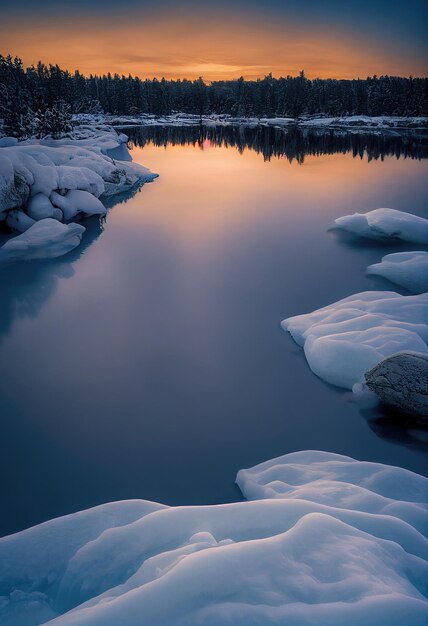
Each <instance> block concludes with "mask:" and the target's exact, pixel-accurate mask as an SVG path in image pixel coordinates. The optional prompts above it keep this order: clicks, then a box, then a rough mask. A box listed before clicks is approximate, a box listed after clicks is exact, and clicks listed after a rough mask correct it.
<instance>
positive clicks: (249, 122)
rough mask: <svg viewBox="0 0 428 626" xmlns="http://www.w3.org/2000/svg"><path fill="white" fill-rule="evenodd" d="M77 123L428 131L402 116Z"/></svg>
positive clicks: (88, 120)
mask: <svg viewBox="0 0 428 626" xmlns="http://www.w3.org/2000/svg"><path fill="white" fill-rule="evenodd" d="M74 121H75V122H78V123H81V124H89V125H93V124H112V125H113V126H115V127H116V128H119V127H124V128H125V127H127V126H194V125H198V124H203V125H205V126H236V125H242V126H257V125H260V126H276V127H287V126H295V125H297V126H300V127H302V128H327V129H328V128H332V129H334V128H338V129H344V130H348V131H350V132H353V133H355V132H376V133H379V132H382V133H391V134H395V135H396V134H398V133H400V131H408V130H409V129H415V130H425V129H427V128H428V117H399V116H386V115H382V116H375V117H369V116H367V115H348V116H342V117H316V116H315V117H309V116H302V117H300V118H299V119H295V118H292V117H281V116H277V117H233V116H231V115H227V114H226V115H217V114H215V113H213V114H211V115H202V116H199V115H193V114H191V113H174V114H171V115H160V116H156V115H153V114H148V113H147V114H144V113H142V114H140V115H109V114H96V115H93V114H77V115H75V116H74Z"/></svg>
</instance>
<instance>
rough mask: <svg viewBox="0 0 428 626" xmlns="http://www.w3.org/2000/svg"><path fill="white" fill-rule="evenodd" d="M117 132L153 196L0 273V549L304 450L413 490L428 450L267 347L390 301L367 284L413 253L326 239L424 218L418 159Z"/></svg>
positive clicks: (291, 141)
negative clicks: (304, 325) (348, 217)
mask: <svg viewBox="0 0 428 626" xmlns="http://www.w3.org/2000/svg"><path fill="white" fill-rule="evenodd" d="M125 132H127V133H128V134H129V135H130V137H131V141H130V146H131V148H132V152H131V153H132V157H133V159H134V160H135V161H136V162H138V163H142V164H143V165H145V166H147V167H149V168H150V169H151V170H152V171H154V172H158V173H159V174H160V177H159V178H158V179H157V180H156V181H154V182H153V183H151V184H146V185H144V186H143V188H142V190H141V192H139V193H136V194H135V195H133V197H130V198H128V199H127V198H121V200H122V201H121V202H120V203H119V204H116V205H115V206H114V207H112V208H111V210H110V211H109V213H108V215H107V217H106V219H105V220H103V221H102V223H101V224H100V222H99V220H98V219H93V218H92V219H90V220H86V221H85V226H86V227H87V231H86V233H85V236H84V241H83V244H82V246H81V247H80V248H78V249H76V250H75V251H73V252H72V253H70V254H68V255H66V256H64V257H62V258H59V259H56V260H53V261H45V262H43V261H37V262H36V261H32V262H29V263H16V264H13V265H9V266H4V267H2V268H1V269H0V294H1V312H0V414H1V438H0V475H1V501H2V514H1V519H0V534H7V533H10V532H14V531H17V530H20V529H22V528H25V527H27V526H30V525H33V524H36V523H38V522H41V521H44V520H46V519H50V518H52V517H55V516H58V515H62V514H65V513H70V512H73V511H76V510H79V509H83V508H86V507H90V506H93V505H96V504H99V503H102V502H106V501H112V500H119V499H126V498H144V499H148V500H156V501H160V502H164V503H167V504H175V505H176V504H211V503H219V502H229V501H233V500H237V499H240V498H241V496H240V492H239V490H238V489H237V487H236V486H235V485H234V478H235V475H236V472H237V471H238V470H239V469H240V468H242V467H249V466H252V465H254V464H256V463H258V462H261V461H264V460H267V459H270V458H272V457H275V456H278V455H281V454H285V453H287V452H292V451H295V450H300V449H322V450H328V451H333V452H337V453H341V454H346V455H350V456H354V457H355V458H358V459H366V460H370V461H378V462H382V463H389V464H394V465H400V466H402V467H406V468H408V469H411V470H414V471H417V472H419V473H425V474H426V473H427V472H428V465H427V455H426V451H427V444H426V440H427V436H426V435H427V432H426V431H423V430H421V429H416V428H414V427H413V425H411V424H408V425H400V424H398V423H397V421H396V420H394V418H393V417H392V416H390V415H388V414H387V413H385V412H381V411H380V410H379V409H378V410H373V411H371V412H369V411H363V410H361V409H360V408H359V407H358V405H356V404H355V403H354V402H352V399H351V397H350V396H351V394H349V393H347V392H345V391H343V390H340V389H335V388H333V387H330V386H328V385H326V384H324V383H323V382H322V381H321V380H319V379H318V378H317V377H316V376H314V375H313V374H312V373H311V371H310V370H309V368H308V366H307V363H306V361H305V358H304V355H303V352H302V350H301V349H300V348H299V347H298V346H297V345H296V344H295V343H294V342H293V341H292V339H291V338H290V337H289V336H288V335H287V334H286V333H285V332H284V331H282V330H281V328H280V322H281V320H282V319H283V318H285V317H287V316H290V315H294V314H298V313H305V312H309V311H312V310H313V309H316V308H319V307H321V306H323V305H326V304H329V303H331V302H334V301H336V300H338V299H340V298H343V297H345V296H348V295H350V294H353V293H355V292H358V291H364V290H369V289H394V290H396V291H400V292H401V293H404V292H403V291H401V290H400V289H397V288H395V287H394V286H392V285H391V284H390V283H387V281H384V280H382V279H380V278H375V277H370V278H368V277H366V276H365V268H366V267H367V265H369V264H371V263H375V262H377V261H379V260H380V258H381V256H383V255H384V254H388V253H390V252H393V251H400V250H411V249H417V248H416V247H414V246H411V245H404V244H403V245H401V244H399V245H387V246H380V245H377V244H376V243H368V242H365V243H359V244H357V243H355V242H353V241H352V240H350V239H347V238H346V237H343V236H342V237H340V236H338V235H337V234H335V233H333V232H330V231H329V230H328V229H329V226H330V225H331V224H332V222H333V220H334V219H335V218H336V217H338V216H340V215H344V214H348V213H352V212H354V211H363V212H365V211H368V210H371V209H375V208H378V207H392V208H396V209H400V210H404V211H409V212H411V213H415V214H417V215H424V216H427V204H428V203H427V200H428V187H427V184H426V180H427V174H428V172H427V167H426V160H425V159H426V157H427V146H426V139H425V138H420V137H415V136H414V135H412V134H409V135H408V136H406V137H404V138H402V137H401V138H400V137H398V136H395V135H394V134H391V136H383V135H371V136H370V135H369V136H366V135H362V134H349V133H345V132H341V133H337V134H332V133H331V132H327V133H322V132H319V133H318V132H316V131H314V132H312V133H308V132H306V133H304V132H301V131H299V132H297V131H289V132H285V131H281V130H278V129H272V128H271V129H260V128H259V129H258V128H256V129H250V128H245V127H240V128H202V129H201V128H199V127H190V128H177V127H170V128H165V127H153V128H143V129H130V130H126V131H125ZM5 236H6V235H5V234H4V233H3V234H2V235H1V236H0V238H1V239H2V240H4V239H5ZM419 248H420V246H419Z"/></svg>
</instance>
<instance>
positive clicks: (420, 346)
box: [282, 291, 428, 389]
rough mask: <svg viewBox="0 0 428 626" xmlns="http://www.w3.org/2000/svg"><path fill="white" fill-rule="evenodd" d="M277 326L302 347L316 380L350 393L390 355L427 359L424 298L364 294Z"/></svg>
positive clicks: (426, 298)
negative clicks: (417, 354)
mask: <svg viewBox="0 0 428 626" xmlns="http://www.w3.org/2000/svg"><path fill="white" fill-rule="evenodd" d="M282 327H283V329H284V330H287V331H288V332H290V334H291V336H292V337H293V339H294V340H295V341H296V342H297V343H298V344H299V345H301V346H303V348H304V351H305V356H306V359H307V361H308V364H309V367H310V368H311V370H312V371H313V372H314V373H315V374H316V375H317V376H319V377H320V378H322V379H323V380H325V381H326V382H328V383H330V384H332V385H336V386H338V387H344V388H346V389H352V387H353V385H354V384H355V383H360V382H363V381H364V374H365V372H366V371H367V370H369V369H371V368H372V367H374V366H375V365H377V363H379V362H380V361H381V360H382V359H384V358H385V357H387V356H389V355H391V354H394V353H395V352H401V351H415V352H421V353H424V354H428V345H427V344H428V293H425V294H420V295H416V296H402V295H400V294H398V293H395V292H393V291H364V292H361V293H357V294H355V295H352V296H349V297H347V298H344V299H343V300H339V301H338V302H335V303H333V304H330V305H328V306H326V307H323V308H321V309H318V310H316V311H314V312H312V313H308V314H304V315H296V316H294V317H289V318H287V319H285V320H283V322H282Z"/></svg>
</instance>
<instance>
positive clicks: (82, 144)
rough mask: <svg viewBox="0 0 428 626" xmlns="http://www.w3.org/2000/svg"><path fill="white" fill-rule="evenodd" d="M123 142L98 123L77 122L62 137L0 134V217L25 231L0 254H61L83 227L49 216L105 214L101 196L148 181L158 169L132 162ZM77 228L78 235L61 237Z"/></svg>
mask: <svg viewBox="0 0 428 626" xmlns="http://www.w3.org/2000/svg"><path fill="white" fill-rule="evenodd" d="M126 142H127V137H126V135H124V134H118V133H117V132H116V131H115V130H114V129H113V128H111V127H109V126H106V125H102V124H98V125H96V124H92V125H89V126H85V125H80V126H79V127H77V128H76V129H75V130H74V131H73V132H72V133H70V134H69V135H68V136H67V137H65V138H63V139H49V138H47V139H40V140H36V139H30V140H27V141H22V142H19V143H18V142H17V141H16V140H13V139H12V138H3V139H0V221H4V222H6V224H7V225H8V226H9V227H10V228H11V229H12V230H15V231H18V232H21V233H25V236H24V235H20V236H18V237H16V238H15V240H11V241H9V242H7V244H6V245H5V246H3V248H2V249H1V250H0V258H1V259H11V258H17V257H19V258H34V256H37V257H43V256H47V257H52V256H60V255H61V254H65V253H66V252H68V251H69V250H71V249H72V246H71V244H72V242H74V244H75V245H78V244H79V242H80V239H81V233H82V232H83V231H82V230H81V229H82V227H81V226H79V227H78V228H77V229H76V228H74V229H73V228H71V229H70V227H71V226H77V225H72V224H69V225H68V226H69V227H68V228H66V227H63V228H60V227H59V226H55V225H54V224H52V222H53V221H55V220H57V221H58V222H63V221H64V222H69V221H70V220H72V219H75V218H76V217H77V216H89V215H104V214H105V213H106V208H105V206H104V204H103V200H105V199H106V198H108V197H111V196H114V195H116V194H118V193H122V192H124V191H127V190H130V189H132V188H134V187H136V186H139V185H141V184H143V183H145V182H149V181H152V180H153V179H154V178H155V177H156V176H157V174H153V173H151V172H150V171H149V170H148V169H147V168H145V167H142V166H141V165H138V164H136V163H132V160H131V156H130V154H129V152H128V148H127V145H126ZM41 223H43V227H40V224H41ZM83 230H84V228H83ZM77 231H79V232H80V237H77V238H76V237H75V236H74V237H72V238H70V237H66V238H65V239H64V238H63V236H65V234H66V233H67V232H68V233H71V232H73V233H74V234H75V235H76V234H77ZM60 233H61V237H60V238H59V239H58V236H59V235H60ZM43 235H46V236H45V238H44V237H43ZM61 242H64V245H63V246H61ZM53 243H54V244H55V245H54V246H53V245H52V244H53ZM26 251H27V252H28V256H26V254H25V252H26ZM44 252H46V254H44ZM17 253H18V254H17Z"/></svg>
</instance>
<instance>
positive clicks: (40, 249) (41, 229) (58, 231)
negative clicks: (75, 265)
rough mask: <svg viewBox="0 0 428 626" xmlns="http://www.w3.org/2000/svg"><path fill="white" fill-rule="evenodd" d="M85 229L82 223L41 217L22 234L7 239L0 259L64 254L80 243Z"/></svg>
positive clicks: (51, 257) (38, 257)
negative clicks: (62, 222)
mask: <svg viewBox="0 0 428 626" xmlns="http://www.w3.org/2000/svg"><path fill="white" fill-rule="evenodd" d="M85 230H86V229H85V227H84V226H82V225H81V224H74V223H71V224H61V222H58V221H57V220H55V219H52V218H46V219H41V220H40V221H38V222H35V223H34V224H33V225H32V226H30V228H28V230H26V231H25V232H24V233H22V234H21V235H18V236H17V237H13V238H12V239H9V241H6V243H5V244H4V245H3V246H2V248H1V249H0V259H2V260H8V261H10V260H26V261H28V260H30V259H53V258H55V257H58V256H62V255H63V254H66V253H67V252H70V250H73V249H74V248H76V246H78V245H79V243H80V242H81V240H82V235H83V233H84V232H85Z"/></svg>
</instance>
